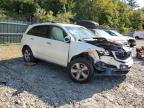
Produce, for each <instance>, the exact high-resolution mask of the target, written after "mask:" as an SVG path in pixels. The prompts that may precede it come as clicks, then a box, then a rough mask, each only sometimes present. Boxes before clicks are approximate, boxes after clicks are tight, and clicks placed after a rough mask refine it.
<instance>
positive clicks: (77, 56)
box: [69, 52, 94, 63]
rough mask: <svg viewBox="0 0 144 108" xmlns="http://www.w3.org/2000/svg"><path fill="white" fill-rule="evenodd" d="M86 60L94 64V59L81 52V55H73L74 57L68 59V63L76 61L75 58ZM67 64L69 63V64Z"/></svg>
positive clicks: (87, 53)
mask: <svg viewBox="0 0 144 108" xmlns="http://www.w3.org/2000/svg"><path fill="white" fill-rule="evenodd" d="M83 57H84V58H86V59H88V60H90V61H91V62H92V63H94V59H93V57H91V56H90V55H89V52H82V53H80V54H78V55H75V56H73V57H72V58H71V59H70V62H71V61H72V60H74V59H77V58H83ZM70 62H69V63H70Z"/></svg>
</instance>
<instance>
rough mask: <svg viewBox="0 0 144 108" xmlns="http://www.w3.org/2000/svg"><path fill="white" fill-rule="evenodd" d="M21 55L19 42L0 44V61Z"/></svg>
mask: <svg viewBox="0 0 144 108" xmlns="http://www.w3.org/2000/svg"><path fill="white" fill-rule="evenodd" d="M21 56H22V54H21V45H20V44H7V45H0V61H1V60H6V59H11V58H17V57H21Z"/></svg>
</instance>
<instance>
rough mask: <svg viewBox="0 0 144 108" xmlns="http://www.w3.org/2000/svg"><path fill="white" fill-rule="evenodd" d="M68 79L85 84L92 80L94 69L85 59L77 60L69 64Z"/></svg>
mask: <svg viewBox="0 0 144 108" xmlns="http://www.w3.org/2000/svg"><path fill="white" fill-rule="evenodd" d="M68 72H69V76H70V78H71V79H72V80H73V81H75V82H78V83H86V82H89V81H91V80H92V79H93V76H94V69H93V65H92V63H91V62H90V61H89V60H88V59H85V58H77V59H75V60H73V61H71V63H70V64H69V67H68Z"/></svg>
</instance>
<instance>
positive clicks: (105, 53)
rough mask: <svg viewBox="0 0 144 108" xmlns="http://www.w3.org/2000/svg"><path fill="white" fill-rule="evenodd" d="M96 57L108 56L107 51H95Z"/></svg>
mask: <svg viewBox="0 0 144 108" xmlns="http://www.w3.org/2000/svg"><path fill="white" fill-rule="evenodd" d="M97 53H98V55H99V56H104V55H105V56H108V55H109V52H108V51H97Z"/></svg>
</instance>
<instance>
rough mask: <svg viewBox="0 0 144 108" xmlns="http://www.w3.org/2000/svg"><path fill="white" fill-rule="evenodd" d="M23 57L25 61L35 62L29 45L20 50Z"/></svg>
mask: <svg viewBox="0 0 144 108" xmlns="http://www.w3.org/2000/svg"><path fill="white" fill-rule="evenodd" d="M22 53H23V58H24V61H25V62H35V61H36V59H35V58H34V56H33V53H32V51H31V49H30V48H29V47H25V48H23V50H22Z"/></svg>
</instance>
